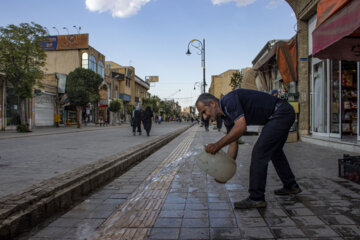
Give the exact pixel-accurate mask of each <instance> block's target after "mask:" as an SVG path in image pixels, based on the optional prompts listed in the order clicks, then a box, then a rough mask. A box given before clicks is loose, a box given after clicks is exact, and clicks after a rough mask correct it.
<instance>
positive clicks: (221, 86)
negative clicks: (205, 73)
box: [209, 69, 239, 98]
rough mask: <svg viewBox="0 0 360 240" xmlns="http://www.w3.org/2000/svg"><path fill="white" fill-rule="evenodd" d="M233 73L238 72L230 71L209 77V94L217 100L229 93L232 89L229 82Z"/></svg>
mask: <svg viewBox="0 0 360 240" xmlns="http://www.w3.org/2000/svg"><path fill="white" fill-rule="evenodd" d="M234 72H239V70H235V69H231V70H227V71H226V72H223V73H221V74H219V75H213V76H211V85H210V89H209V93H211V94H213V95H214V96H215V97H217V98H221V97H222V96H224V95H226V94H227V93H229V92H231V91H232V88H231V86H230V81H231V77H232V75H233V73H234Z"/></svg>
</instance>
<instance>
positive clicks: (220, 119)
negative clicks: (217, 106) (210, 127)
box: [216, 117, 223, 129]
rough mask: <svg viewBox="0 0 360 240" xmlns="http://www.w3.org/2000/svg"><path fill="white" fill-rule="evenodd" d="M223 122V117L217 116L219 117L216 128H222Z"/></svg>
mask: <svg viewBox="0 0 360 240" xmlns="http://www.w3.org/2000/svg"><path fill="white" fill-rule="evenodd" d="M222 123H223V121H222V118H221V117H217V118H216V128H217V129H221V127H222Z"/></svg>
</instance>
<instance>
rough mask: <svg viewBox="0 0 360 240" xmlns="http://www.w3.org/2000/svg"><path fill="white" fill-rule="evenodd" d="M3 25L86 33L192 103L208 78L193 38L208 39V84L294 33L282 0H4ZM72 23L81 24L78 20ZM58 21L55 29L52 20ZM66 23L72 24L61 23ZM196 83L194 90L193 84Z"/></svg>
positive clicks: (163, 91)
mask: <svg viewBox="0 0 360 240" xmlns="http://www.w3.org/2000/svg"><path fill="white" fill-rule="evenodd" d="M0 4H1V5H0V6H1V8H0V26H2V27H6V26H7V25H9V24H16V25H17V24H19V23H23V22H32V21H33V22H35V23H37V24H40V25H42V26H44V27H46V28H47V29H48V30H49V33H50V35H57V34H58V32H57V31H59V33H60V34H67V33H68V32H67V30H68V31H69V33H70V34H76V33H77V32H78V29H79V27H81V30H80V33H88V34H89V45H90V46H92V47H94V48H95V49H96V50H98V51H99V52H100V53H102V54H104V55H105V60H106V61H113V62H116V63H118V64H120V65H123V66H129V65H131V66H133V67H135V73H136V75H137V76H139V77H140V78H142V79H145V77H146V76H159V82H158V83H154V84H151V87H150V90H149V92H150V93H151V94H152V95H156V96H159V97H160V98H162V99H174V100H175V101H178V102H179V104H180V105H181V106H182V107H183V108H184V107H187V106H193V105H194V103H195V101H196V99H197V97H198V95H199V94H200V93H201V89H200V84H199V83H202V82H203V70H202V68H201V55H199V53H200V52H199V51H198V50H197V49H196V48H194V47H190V51H191V52H192V54H191V55H190V56H187V55H186V54H185V53H186V51H187V48H188V43H189V42H190V41H191V40H192V39H197V40H200V41H201V42H202V41H203V39H205V66H206V75H205V76H206V83H207V87H206V91H208V88H209V86H210V83H211V76H212V75H219V74H221V73H223V72H225V71H227V70H229V69H242V68H246V67H251V66H252V63H251V62H252V61H253V59H254V58H255V57H256V55H257V54H258V53H259V52H260V50H261V49H262V48H263V47H264V45H265V44H266V43H267V42H268V41H269V40H273V39H290V38H291V37H292V36H294V35H295V34H296V32H295V30H296V18H295V16H294V14H293V11H292V9H291V8H290V6H289V5H288V4H287V3H286V2H285V1H284V0H61V1H60V0H51V1H49V0H0ZM73 26H76V28H77V29H76V28H75V27H73ZM54 27H55V28H56V29H57V30H56V29H55V28H54ZM64 27H65V28H67V29H64ZM194 88H195V90H194Z"/></svg>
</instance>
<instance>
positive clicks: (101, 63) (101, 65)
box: [98, 61, 105, 78]
mask: <svg viewBox="0 0 360 240" xmlns="http://www.w3.org/2000/svg"><path fill="white" fill-rule="evenodd" d="M98 73H99V74H100V76H102V78H105V70H104V63H103V62H102V61H99V64H98Z"/></svg>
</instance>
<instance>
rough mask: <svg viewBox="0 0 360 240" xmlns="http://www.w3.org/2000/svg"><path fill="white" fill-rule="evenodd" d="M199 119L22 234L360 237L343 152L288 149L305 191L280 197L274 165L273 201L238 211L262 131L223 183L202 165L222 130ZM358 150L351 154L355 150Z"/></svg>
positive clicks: (355, 195) (358, 210)
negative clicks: (202, 154)
mask: <svg viewBox="0 0 360 240" xmlns="http://www.w3.org/2000/svg"><path fill="white" fill-rule="evenodd" d="M222 134H223V133H219V132H217V131H214V130H210V132H205V131H204V129H203V128H200V127H198V126H197V125H196V126H194V127H192V128H191V129H189V130H187V131H186V132H185V133H183V134H182V135H180V136H179V137H177V138H176V139H174V140H173V141H171V142H170V143H169V144H168V145H166V146H165V147H163V148H161V149H160V150H158V151H157V152H155V153H154V154H152V155H151V156H150V157H148V158H146V159H145V160H144V161H142V162H141V163H139V164H138V165H137V166H135V167H134V168H132V169H131V170H129V171H128V172H126V173H125V174H123V175H121V176H120V177H118V178H116V179H115V180H114V181H112V182H111V183H109V184H108V185H106V186H105V187H103V188H102V189H100V190H99V191H98V192H96V193H94V194H93V195H91V196H90V197H89V198H87V199H85V200H84V201H83V202H82V203H80V204H79V205H77V206H75V207H74V208H73V209H71V210H70V211H68V212H66V213H64V214H59V215H58V216H54V217H53V218H52V219H50V220H49V221H47V222H45V223H43V224H41V225H40V226H39V227H38V228H36V229H34V230H33V231H32V232H31V233H28V234H26V235H23V236H22V237H21V238H20V239H32V240H40V239H298V240H300V239H301V240H305V239H331V240H338V239H347V240H350V239H351V240H355V239H359V238H360V227H359V224H360V217H359V216H360V200H359V199H360V186H359V185H358V184H354V183H352V182H349V181H347V180H344V179H341V178H338V177H337V159H338V158H341V157H342V154H344V153H346V152H342V151H339V150H335V149H330V148H324V147H319V146H316V145H311V144H306V143H302V142H298V143H290V144H286V146H285V152H286V154H287V156H288V158H289V161H290V164H291V166H292V168H293V170H294V173H295V175H296V176H297V179H298V182H299V183H300V185H301V187H302V189H303V192H302V193H301V194H299V195H297V196H287V197H279V196H275V195H274V194H273V193H272V191H273V190H274V189H276V188H279V187H281V184H280V182H279V179H278V177H277V175H276V173H275V170H274V168H273V167H272V165H271V164H270V167H269V174H268V184H267V194H266V198H267V201H268V207H267V208H266V209H262V210H257V209H252V210H234V209H233V207H232V203H233V202H234V201H238V200H240V199H242V198H244V197H247V185H248V168H249V159H250V155H251V149H252V145H253V144H254V142H255V140H256V136H246V137H243V140H244V141H245V144H243V145H240V147H239V155H238V159H237V164H238V170H237V173H236V175H235V176H234V177H233V178H232V179H231V180H230V181H229V182H228V183H227V184H219V183H216V182H215V181H214V180H213V179H212V178H211V177H209V176H207V175H206V174H204V173H203V172H202V171H201V170H200V169H199V168H198V167H197V166H196V164H195V155H196V153H197V152H199V151H200V150H201V149H202V146H203V145H204V144H206V143H209V142H211V141H215V140H216V139H218V138H219V137H221V136H222ZM349 154H351V153H349Z"/></svg>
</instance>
